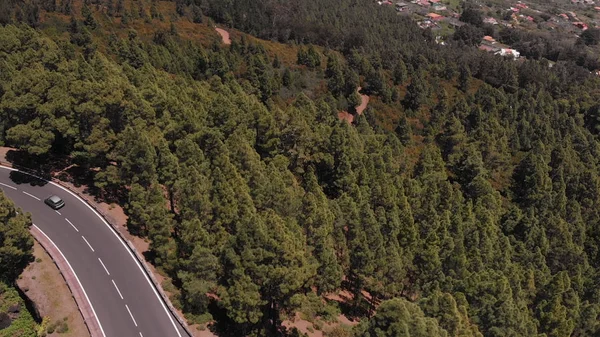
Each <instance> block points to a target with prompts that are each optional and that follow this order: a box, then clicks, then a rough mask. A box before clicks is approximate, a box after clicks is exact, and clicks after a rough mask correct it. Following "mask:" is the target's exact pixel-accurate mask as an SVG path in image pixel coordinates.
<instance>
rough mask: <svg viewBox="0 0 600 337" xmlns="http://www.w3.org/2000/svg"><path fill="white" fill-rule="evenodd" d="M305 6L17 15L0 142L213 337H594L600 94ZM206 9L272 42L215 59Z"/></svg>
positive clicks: (380, 20)
mask: <svg viewBox="0 0 600 337" xmlns="http://www.w3.org/2000/svg"><path fill="white" fill-rule="evenodd" d="M320 4H321V5H322V3H321V2H319V1H318V0H305V1H297V2H295V4H294V5H293V6H291V7H286V6H287V5H290V2H289V1H284V0H280V1H272V2H266V1H255V2H249V1H239V2H236V3H235V6H233V2H231V1H219V2H216V1H212V0H211V1H198V2H194V1H189V2H177V3H171V2H145V1H132V2H127V1H117V2H114V1H110V0H108V1H103V2H97V3H91V4H89V5H84V4H82V3H81V2H78V1H73V2H68V1H65V2H61V3H56V2H54V5H55V6H54V7H52V6H51V5H48V3H46V2H41V3H38V4H37V5H36V4H32V3H29V2H27V3H21V4H20V5H19V6H17V7H15V8H19V10H21V11H22V14H19V13H18V11H19V10H17V11H16V12H14V13H12V16H11V17H9V18H8V19H7V18H6V17H4V18H3V19H2V20H3V21H2V22H8V21H11V22H12V23H18V22H20V21H26V22H28V23H29V25H31V26H34V27H37V28H30V27H28V26H27V25H23V24H6V25H4V26H3V27H1V28H0V88H1V91H0V142H2V143H4V144H6V145H9V146H14V147H17V148H19V149H21V154H20V156H19V157H18V160H19V161H20V164H22V165H30V166H31V167H34V168H38V169H39V170H40V171H42V172H50V171H52V170H59V169H63V168H65V167H69V166H70V169H69V170H67V171H66V173H65V174H66V175H68V176H70V177H71V179H74V180H76V181H77V182H78V183H83V184H88V185H89V186H90V190H91V191H92V192H93V193H95V194H96V195H97V196H98V197H99V198H102V199H105V200H109V201H116V202H119V203H121V204H123V205H124V206H125V209H126V212H127V214H128V216H129V220H128V226H129V229H130V231H131V232H132V233H134V234H136V235H138V236H141V237H144V238H147V239H148V240H149V241H150V255H149V257H150V258H151V260H152V261H153V263H154V264H155V265H156V266H157V267H158V268H159V270H161V271H162V272H164V273H165V274H166V275H168V276H169V277H170V278H171V280H172V283H173V286H174V287H173V288H174V289H175V291H174V292H175V298H174V300H175V302H176V303H177V304H178V305H179V306H181V308H183V310H184V312H185V313H186V315H187V317H188V319H189V320H190V321H192V322H208V321H212V322H213V324H212V326H211V328H212V329H214V330H215V331H216V332H218V333H219V335H221V336H242V335H248V336H266V335H269V336H276V335H281V334H288V333H289V334H293V333H294V332H291V331H289V330H288V329H286V328H285V327H284V326H283V325H282V321H284V320H285V319H287V318H290V317H294V316H296V313H298V312H301V313H302V314H301V316H302V317H304V318H306V319H308V320H312V321H315V326H317V327H318V326H323V325H324V324H323V321H334V320H335V318H336V317H337V316H338V315H339V314H340V313H343V314H345V315H346V316H347V317H349V318H351V319H356V320H361V323H360V324H359V325H358V327H356V328H355V329H353V331H352V332H350V331H347V330H339V329H338V330H336V332H335V333H338V334H346V335H350V334H351V333H352V334H354V335H357V336H373V334H376V333H379V332H381V333H383V335H386V336H387V335H389V336H392V335H393V333H394V331H396V330H397V329H401V327H402V329H404V327H405V328H406V329H407V330H406V331H410V332H411V333H412V334H411V336H412V335H415V336H481V335H485V336H548V337H549V336H557V337H558V336H590V335H594V334H598V333H600V329H599V326H598V320H597V318H598V312H599V310H600V307H599V304H600V293H599V292H598V291H597V290H596V289H598V288H599V287H598V284H597V283H598V280H599V279H600V278H599V277H598V276H599V275H598V270H599V269H598V268H600V265H599V263H600V262H599V261H600V259H599V256H598V254H599V247H600V246H599V243H600V236H599V232H598V230H597V227H598V226H597V225H598V222H599V221H600V213H599V212H600V176H599V174H598V172H600V171H599V170H598V168H599V165H600V162H599V158H600V143H599V142H598V130H600V128H599V127H598V126H599V125H600V117H599V116H600V115H599V111H600V108H599V105H598V103H597V102H598V98H600V97H599V94H600V90H599V88H600V80H599V79H598V78H595V77H593V76H591V75H590V74H589V73H588V72H587V71H586V70H584V69H582V68H581V67H579V66H578V65H577V64H576V63H575V62H564V63H558V64H556V65H555V66H554V67H552V68H549V67H547V65H546V64H544V63H542V62H537V61H526V62H523V63H516V62H513V61H511V60H508V59H503V58H498V57H494V56H490V55H487V54H484V53H480V52H478V51H477V50H475V49H470V48H467V47H465V46H464V45H458V44H457V45H454V44H450V45H448V46H440V45H437V44H435V43H434V42H433V39H432V38H431V37H432V36H431V35H430V32H427V31H421V30H419V29H418V28H416V26H414V25H413V24H412V23H411V22H410V21H407V20H405V19H401V18H398V17H397V16H395V15H394V16H390V15H389V13H388V12H383V11H382V9H381V8H379V7H378V6H376V5H375V4H372V3H370V2H368V1H367V2H364V3H363V2H357V1H354V0H341V1H339V6H333V7H335V8H330V7H332V6H319V5H320ZM251 5H252V6H251ZM275 5H278V6H279V7H278V6H275ZM36 6H37V7H36ZM271 6H275V7H271ZM294 6H295V7H294ZM66 7H68V8H66ZM35 8H38V14H39V15H38V16H36V14H35V13H36V10H35ZM317 9H318V11H319V12H318V13H317ZM288 10H294V11H293V12H292V13H295V15H296V17H297V19H294V20H283V21H281V20H280V21H277V20H275V21H269V20H271V19H274V18H288V17H289V16H286V15H283V14H281V13H284V14H285V13H287V11H288ZM65 13H67V14H65ZM69 13H72V15H69ZM205 14H207V15H211V16H212V17H213V18H214V19H215V20H217V21H219V22H223V23H225V24H229V25H233V26H234V27H237V28H239V29H240V30H242V31H247V32H248V33H254V34H256V35H258V36H259V37H263V38H264V37H268V38H276V39H279V40H282V41H283V40H285V42H289V44H280V43H276V42H272V41H263V40H258V39H256V38H252V37H250V36H248V35H246V34H244V33H242V32H240V31H235V30H232V31H231V33H232V34H231V38H232V43H231V45H224V44H222V43H221V40H220V36H219V35H218V34H217V33H216V32H215V30H214V25H213V23H212V22H211V21H210V19H209V18H208V17H207V16H205ZM277 14H281V15H282V16H280V17H278V16H277ZM342 14H343V15H345V16H344V17H343V18H340V19H339V20H337V19H336V18H339V17H340V16H339V15H342ZM361 14H362V15H363V16H362V17H363V19H364V22H365V24H364V25H362V26H361V25H356V21H354V23H353V28H352V29H350V28H349V25H351V24H352V22H353V20H356V18H357V17H359V15H361ZM288 15H289V14H288ZM250 17H251V18H252V19H253V20H249V19H244V18H250ZM315 20H320V21H319V22H321V23H322V24H320V25H315V26H314V27H315V28H314V29H312V30H310V29H306V26H307V25H304V26H302V27H300V26H294V24H299V23H302V22H305V21H306V22H309V23H310V22H312V23H314V22H315ZM336 20H337V21H336ZM194 21H195V22H194ZM266 22H271V23H272V25H271V26H267V25H266V24H265V23H266ZM290 25H291V26H290ZM308 26H310V24H308ZM290 27H293V28H294V29H296V28H298V30H294V35H293V36H291V35H287V37H288V38H287V39H284V37H286V35H285V34H286V32H287V33H289V34H291V32H290V31H289V29H291V28H290ZM300 28H302V29H300ZM286 29H288V30H286ZM346 30H347V31H348V32H349V34H348V35H347V36H346V37H345V38H341V35H334V36H337V37H340V39H341V40H340V41H337V42H334V41H333V40H332V39H330V38H329V37H325V36H323V35H322V34H323V32H324V31H327V32H333V33H335V32H344V31H346ZM295 42H312V43H315V44H322V46H314V45H297V44H295ZM359 86H360V87H362V88H363V90H362V91H363V92H364V93H365V94H368V95H370V96H371V100H370V103H369V107H368V108H367V109H366V110H365V111H364V112H363V113H362V114H356V115H355V116H354V118H353V123H352V124H348V123H347V122H346V121H340V120H339V119H338V113H339V112H340V111H348V112H349V113H351V114H355V113H356V111H355V108H356V106H357V105H358V103H359V102H360V97H359V96H358V95H357V93H356V91H357V88H358V87H359ZM71 165H73V166H71ZM378 331H379V332H378ZM331 333H332V334H333V332H331Z"/></svg>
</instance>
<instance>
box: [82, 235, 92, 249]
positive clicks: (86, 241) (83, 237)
mask: <svg viewBox="0 0 600 337" xmlns="http://www.w3.org/2000/svg"><path fill="white" fill-rule="evenodd" d="M81 238H82V239H83V241H85V243H87V245H88V247H90V249H91V250H92V252H95V250H94V247H92V245H90V243H89V242H88V240H86V239H85V236H83V235H82V236H81Z"/></svg>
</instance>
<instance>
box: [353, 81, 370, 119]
mask: <svg viewBox="0 0 600 337" xmlns="http://www.w3.org/2000/svg"><path fill="white" fill-rule="evenodd" d="M361 89H362V88H361V87H358V88H357V89H356V92H358V95H359V96H360V105H359V106H357V107H356V113H358V114H359V115H362V113H363V111H365V109H366V108H367V106H368V105H369V96H367V95H363V94H361V93H360V91H361Z"/></svg>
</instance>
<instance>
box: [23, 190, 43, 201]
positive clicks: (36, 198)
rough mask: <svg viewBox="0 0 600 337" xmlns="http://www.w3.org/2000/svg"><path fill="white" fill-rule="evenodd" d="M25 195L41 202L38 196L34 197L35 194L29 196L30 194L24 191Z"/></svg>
mask: <svg viewBox="0 0 600 337" xmlns="http://www.w3.org/2000/svg"><path fill="white" fill-rule="evenodd" d="M23 193H25V194H27V195H28V196H30V197H32V198H34V199H35V200H37V201H40V200H41V199H40V198H38V197H36V196H35V195H33V194H29V193H27V192H25V191H23Z"/></svg>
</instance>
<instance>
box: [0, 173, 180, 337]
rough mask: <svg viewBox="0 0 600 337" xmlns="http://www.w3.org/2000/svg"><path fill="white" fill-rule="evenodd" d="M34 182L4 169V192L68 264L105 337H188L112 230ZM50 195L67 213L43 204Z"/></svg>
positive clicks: (71, 198) (62, 193) (53, 188)
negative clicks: (30, 218) (62, 204)
mask: <svg viewBox="0 0 600 337" xmlns="http://www.w3.org/2000/svg"><path fill="white" fill-rule="evenodd" d="M32 179H34V178H31V177H30V176H26V175H24V174H23V173H18V172H16V171H11V170H9V169H7V168H5V167H0V188H1V189H2V190H3V191H4V193H5V195H6V196H8V197H9V198H10V199H12V200H13V202H14V203H15V205H16V206H18V207H20V208H21V209H22V210H23V211H25V212H29V213H31V215H32V219H33V223H34V224H35V225H36V226H37V227H39V228H40V229H41V230H42V231H43V232H44V233H45V234H46V235H47V236H48V237H49V238H50V239H51V240H52V241H53V242H54V244H55V245H56V246H57V247H58V248H59V249H60V250H61V252H62V253H63V255H64V256H65V258H66V259H67V261H69V263H70V265H71V267H72V268H73V271H74V272H75V274H76V275H77V277H78V278H79V280H80V282H81V285H82V287H83V289H84V292H85V293H86V294H87V296H88V298H89V300H90V302H91V305H92V307H93V309H94V311H95V313H96V316H97V318H98V320H99V322H100V325H101V327H102V330H103V332H104V336H106V337H187V334H185V332H184V330H183V329H182V328H181V326H180V325H179V323H178V322H177V320H176V319H174V318H173V317H172V315H171V313H170V312H169V311H168V309H167V308H166V306H165V305H164V303H163V302H162V300H161V299H160V297H159V295H158V293H157V292H156V290H155V289H154V287H153V286H152V285H151V282H150V280H149V279H148V278H147V276H146V274H145V273H144V272H143V270H142V267H141V266H140V265H139V264H138V262H137V260H136V259H135V258H134V257H133V255H132V253H131V252H130V251H129V249H128V248H127V247H126V246H125V244H124V243H123V242H122V241H121V239H120V238H119V237H118V236H117V234H116V233H114V231H113V230H112V228H110V226H109V225H108V224H106V223H105V222H104V220H103V219H102V218H101V217H100V216H99V215H97V214H96V213H95V212H94V211H93V210H92V209H91V208H90V207H89V206H88V205H87V204H85V203H84V202H83V201H81V199H79V198H77V197H76V196H75V195H73V194H71V193H69V192H68V191H67V190H65V189H64V188H62V187H59V186H57V185H54V184H52V183H46V182H45V183H43V184H31V183H30V182H28V181H27V180H30V181H31V180H32ZM38 182H39V181H38ZM35 185H41V186H35ZM52 194H55V195H58V196H59V197H61V198H62V199H63V200H64V201H65V203H66V205H65V207H63V208H62V209H60V210H58V211H54V210H52V209H51V208H50V207H48V206H47V205H46V204H44V199H45V198H47V197H48V196H50V195H52Z"/></svg>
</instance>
